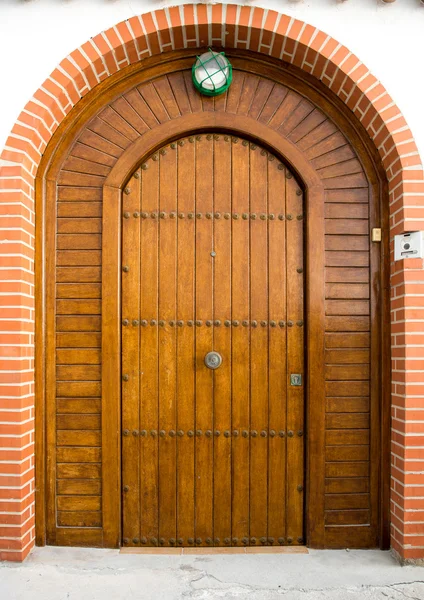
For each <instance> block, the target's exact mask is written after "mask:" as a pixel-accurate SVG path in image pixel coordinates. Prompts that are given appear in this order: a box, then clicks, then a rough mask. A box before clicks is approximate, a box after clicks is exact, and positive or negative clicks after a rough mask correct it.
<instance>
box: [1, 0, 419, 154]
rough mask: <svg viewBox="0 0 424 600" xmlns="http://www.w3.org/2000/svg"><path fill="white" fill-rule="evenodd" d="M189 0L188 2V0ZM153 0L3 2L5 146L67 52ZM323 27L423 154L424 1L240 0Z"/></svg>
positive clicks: (151, 6) (175, 1) (156, 3)
mask: <svg viewBox="0 0 424 600" xmlns="http://www.w3.org/2000/svg"><path fill="white" fill-rule="evenodd" d="M185 1H186V2H187V1H190V0H185ZM183 3H184V2H183V1H182V0H181V1H179V0H173V1H171V2H169V1H166V0H165V1H164V2H159V1H154V0H0V90H1V93H0V148H1V147H3V145H4V143H5V141H6V138H7V135H8V133H9V131H10V129H11V128H12V126H13V124H14V122H15V120H16V118H17V116H18V115H19V113H20V111H21V109H22V108H23V107H24V105H25V104H26V102H27V101H28V100H29V98H30V97H31V96H32V94H33V93H34V91H35V90H36V89H37V88H38V87H39V85H40V84H41V83H42V82H43V81H44V80H45V79H46V77H47V76H48V75H49V74H50V73H51V71H52V70H53V69H54V67H55V66H56V65H57V64H58V63H59V62H60V60H61V59H62V58H64V57H65V56H66V55H68V54H69V53H70V52H71V51H72V50H73V49H75V48H76V47H78V46H80V45H81V44H82V43H84V42H85V41H86V40H87V39H89V38H90V37H93V36H94V35H96V34H97V33H99V32H100V31H102V30H104V29H107V28H108V27H111V26H112V25H114V24H116V23H118V22H119V21H122V20H125V19H128V18H129V17H131V16H133V15H135V14H140V13H144V12H148V11H150V10H152V9H156V8H162V7H164V6H173V5H176V4H183ZM238 3H239V4H243V3H244V4H248V5H250V6H251V5H257V6H262V7H263V8H270V9H274V10H277V11H280V12H283V13H286V14H289V15H290V16H294V17H296V18H298V19H301V20H303V21H306V22H308V23H310V24H312V25H315V26H316V27H319V28H320V29H322V30H323V31H325V32H326V33H328V34H330V35H331V36H333V37H334V38H336V39H337V40H338V41H339V42H340V43H342V44H344V45H345V46H347V47H348V48H349V49H350V50H351V51H352V52H353V53H354V54H356V55H357V56H358V57H359V58H360V60H362V62H363V63H364V64H366V65H367V66H368V68H369V69H370V70H371V72H372V73H373V74H374V75H375V76H376V77H378V78H379V79H380V80H381V82H382V83H383V85H384V86H385V87H386V88H387V90H388V92H389V93H390V94H391V96H392V97H393V100H394V101H395V102H396V103H397V104H398V106H399V107H400V109H401V110H402V112H403V114H404V116H405V118H406V120H407V121H408V123H409V125H410V127H411V129H412V132H413V134H414V136H415V139H416V142H417V144H418V147H419V150H420V153H421V157H422V158H423V160H424V108H423V96H424V69H423V68H422V63H423V55H424V6H423V5H422V4H421V3H420V1H419V0H397V1H396V2H395V3H393V4H384V3H383V2H381V0H346V1H345V2H342V1H340V0H297V1H296V0H263V1H258V2H256V1H254V0H251V1H249V0H247V1H245V2H243V0H239V2H238Z"/></svg>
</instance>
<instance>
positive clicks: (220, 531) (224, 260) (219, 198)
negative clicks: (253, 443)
mask: <svg viewBox="0 0 424 600" xmlns="http://www.w3.org/2000/svg"><path fill="white" fill-rule="evenodd" d="M215 137H216V138H217V139H215V141H214V175H213V176H214V215H215V218H214V246H213V249H214V251H215V252H216V257H215V258H214V260H213V264H214V272H213V276H214V288H213V289H214V322H215V326H214V350H215V351H216V352H219V354H220V355H221V356H222V361H223V362H222V365H221V366H220V367H219V369H217V370H216V371H214V374H213V378H214V381H213V386H214V425H213V427H214V430H218V431H221V433H222V432H224V435H220V436H219V437H216V438H215V442H214V480H213V484H214V489H213V498H214V514H213V517H214V540H215V541H214V543H215V545H222V544H223V543H224V540H225V538H229V537H230V536H231V452H232V445H233V444H237V443H239V441H240V440H239V436H236V437H235V438H234V439H232V438H231V437H226V435H225V431H228V432H231V327H226V326H225V321H226V320H229V319H230V318H231V220H230V219H225V218H224V214H225V213H229V212H230V211H231V146H230V144H229V143H228V142H225V141H224V139H223V136H221V135H220V136H215Z"/></svg>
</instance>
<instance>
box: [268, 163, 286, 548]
mask: <svg viewBox="0 0 424 600" xmlns="http://www.w3.org/2000/svg"><path fill="white" fill-rule="evenodd" d="M285 178H286V175H285V168H284V166H283V165H282V164H281V163H279V161H274V162H270V163H268V210H269V214H270V215H274V218H273V219H271V218H270V220H269V225H268V247H269V319H270V320H271V321H272V320H273V321H275V323H276V326H275V327H270V330H269V436H270V437H269V455H268V469H269V477H268V536H269V537H270V538H273V539H274V543H279V544H281V543H284V541H285V538H286V532H285V526H286V437H285V433H284V432H285V431H286V396H287V352H286V351H287V348H286V328H285V327H286V321H287V318H286V231H285V223H284V221H283V220H282V219H281V218H282V217H284V214H285V209H286V199H285ZM283 540H284V541H283Z"/></svg>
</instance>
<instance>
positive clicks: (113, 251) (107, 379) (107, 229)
mask: <svg viewBox="0 0 424 600" xmlns="http://www.w3.org/2000/svg"><path fill="white" fill-rule="evenodd" d="M120 220H121V190H119V189H116V188H111V187H108V186H104V188H103V221H102V231H103V236H102V257H103V259H102V298H103V301H102V509H103V519H102V520H103V544H104V545H105V546H106V547H108V548H116V547H117V546H118V545H119V543H120V533H121V501H120V495H119V492H120V489H121V465H120V463H121V439H120V435H119V434H120V430H121V414H120V412H121V406H120V396H121V369H120V367H121V361H120V356H121V297H120V294H121V289H120V287H121V285H120V284H121V268H120V266H121V234H120V229H119V227H118V226H117V223H120Z"/></svg>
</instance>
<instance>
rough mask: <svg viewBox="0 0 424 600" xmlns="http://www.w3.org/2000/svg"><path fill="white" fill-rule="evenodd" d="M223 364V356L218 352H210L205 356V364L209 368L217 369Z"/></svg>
mask: <svg viewBox="0 0 424 600" xmlns="http://www.w3.org/2000/svg"><path fill="white" fill-rule="evenodd" d="M221 364H222V356H221V355H220V354H218V352H208V353H207V354H206V356H205V365H206V366H207V367H208V369H217V368H218V367H220V366H221Z"/></svg>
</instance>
